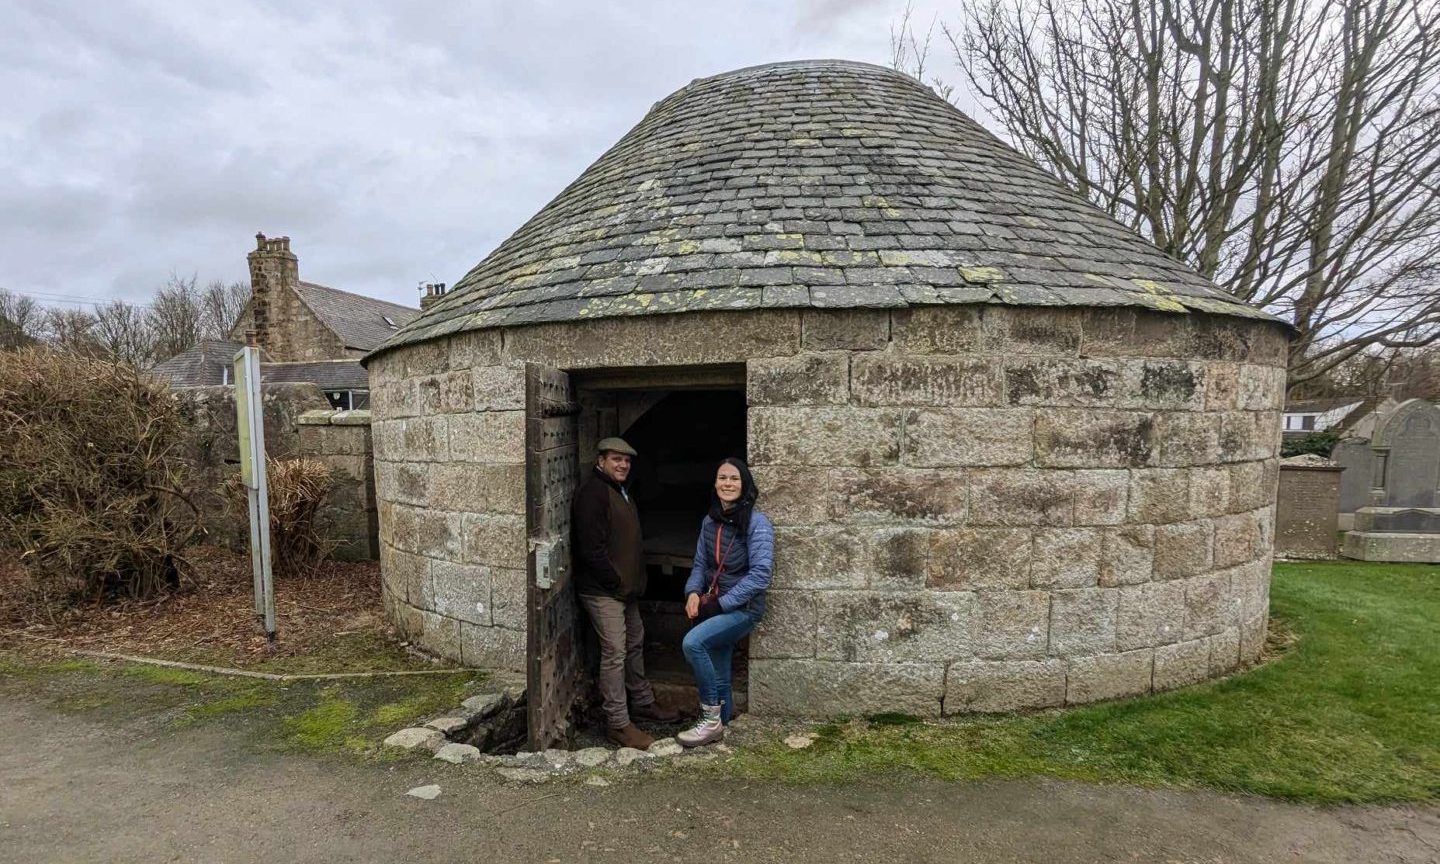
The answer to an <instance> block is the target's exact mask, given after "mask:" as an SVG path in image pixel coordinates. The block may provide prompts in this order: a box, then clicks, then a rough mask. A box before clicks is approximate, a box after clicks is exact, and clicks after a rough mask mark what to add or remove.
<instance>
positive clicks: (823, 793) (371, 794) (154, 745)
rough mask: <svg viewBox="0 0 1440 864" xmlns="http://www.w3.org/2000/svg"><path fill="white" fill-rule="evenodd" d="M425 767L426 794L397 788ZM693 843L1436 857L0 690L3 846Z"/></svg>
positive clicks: (1216, 825) (1186, 824)
mask: <svg viewBox="0 0 1440 864" xmlns="http://www.w3.org/2000/svg"><path fill="white" fill-rule="evenodd" d="M430 782H437V783H439V784H440V785H441V787H442V789H443V792H442V794H441V796H440V798H438V799H437V800H435V801H429V802H426V801H420V800H417V799H413V798H407V797H405V796H404V792H405V790H407V789H409V788H411V787H412V786H416V785H420V784H422V783H430ZM691 860H704V861H707V862H718V861H745V862H766V861H776V862H780V861H783V862H807V861H817V862H821V861H823V862H827V864H830V862H844V861H866V862H874V861H884V862H888V861H985V862H1009V861H1036V862H1045V864H1063V862H1072V861H1073V862H1094V861H1166V862H1249V861H1254V862H1261V861H1264V862H1275V861H1316V862H1331V861H1334V862H1339V861H1365V862H1435V861H1440V811H1437V810H1436V809H1434V808H1407V807H1395V808H1353V809H1329V810H1319V809H1315V808H1309V807H1301V806H1294V805H1287V804H1281V803H1275V802H1270V801H1264V800H1257V799H1250V798H1230V797H1226V796H1221V795H1216V794H1211V793H1192V792H1153V791H1146V790H1137V789H1127V788H1116V787H1095V786H1086V785H1082V784H1072V783H1058V782H1046V781H1016V782H991V783H980V784H946V783H938V782H910V783H887V784H885V785H878V784H877V785H852V786H847V787H843V788H815V787H785V786H774V785H766V784H757V783H748V784H746V783H730V784H726V785H719V786H716V785H712V786H710V787H708V788H705V787H701V786H699V785H698V784H697V783H696V782H695V781H689V780H683V779H676V778H669V777H665V778H656V777H649V778H637V779H635V780H624V781H617V782H616V783H615V785H613V786H610V787H608V788H594V787H588V786H583V785H578V784H574V783H558V784H551V785H546V786H539V787H523V788H517V787H507V786H503V785H500V784H498V783H497V782H496V781H495V780H494V779H492V778H491V777H490V776H489V775H488V774H486V773H484V772H482V771H480V770H478V769H474V768H469V767H465V768H462V767H454V766H446V765H437V764H433V763H425V764H410V763H406V764H402V765H399V766H395V767H389V768H387V767H377V766H375V765H368V764H359V763H356V762H351V761H340V760H322V759H315V758H311V757H306V756H293V755H291V756H286V755H281V754H276V753H273V752H269V751H267V750H265V749H264V748H261V747H257V746H256V745H255V742H253V741H250V740H248V736H247V735H246V734H245V733H244V732H243V731H240V732H238V733H237V732H236V731H234V730H231V731H229V732H227V731H225V730H224V729H222V728H220V727H216V726H206V727H202V728H196V729H191V730H186V731H181V732H173V731H170V730H169V727H168V726H167V725H166V724H165V723H164V722H163V718H157V719H151V720H147V721H143V722H130V723H120V722H115V723H113V724H112V723H108V722H107V723H97V722H95V721H94V720H93V719H79V718H77V717H75V716H71V715H65V714H59V713H56V712H55V711H54V710H52V709H50V708H46V707H43V706H42V705H41V704H39V703H38V702H35V701H32V700H30V699H28V698H27V697H25V696H23V695H16V694H14V693H9V694H0V862H17V864H18V862H26V864H32V862H50V861H56V862H60V861H63V862H91V861H93V862H102V861H103V862H129V861H136V862H140V861H144V862H161V861H177V862H180V861H183V862H193V861H204V862H232V861H233V862H240V861H257V862H258V861H264V862H276V861H297V862H298V861H304V862H308V861H316V862H320V861H323V862H340V861H377V862H399V861H465V862H476V861H479V862H510V861H540V862H548V861H561V862H570V861H616V862H628V861H658V862H669V861H691Z"/></svg>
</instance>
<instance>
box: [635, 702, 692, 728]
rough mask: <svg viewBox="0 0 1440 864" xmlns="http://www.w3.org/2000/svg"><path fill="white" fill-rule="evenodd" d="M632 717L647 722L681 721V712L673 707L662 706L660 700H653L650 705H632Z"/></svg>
mask: <svg viewBox="0 0 1440 864" xmlns="http://www.w3.org/2000/svg"><path fill="white" fill-rule="evenodd" d="M630 719H631V720H644V721H645V722H646V723H679V722H680V712H679V711H676V710H675V709H673V708H662V707H660V703H659V702H651V703H650V704H649V705H635V706H633V707H631V709H630Z"/></svg>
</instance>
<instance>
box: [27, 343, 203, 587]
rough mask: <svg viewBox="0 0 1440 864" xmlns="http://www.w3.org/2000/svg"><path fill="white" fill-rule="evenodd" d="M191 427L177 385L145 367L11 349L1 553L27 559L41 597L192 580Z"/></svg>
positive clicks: (194, 515)
mask: <svg viewBox="0 0 1440 864" xmlns="http://www.w3.org/2000/svg"><path fill="white" fill-rule="evenodd" d="M186 435H187V426H186V424H185V422H184V419H183V418H182V416H181V413H180V410H179V407H178V405H177V402H176V400H175V399H174V398H173V396H172V395H171V393H170V390H169V388H168V387H166V386H165V385H164V384H162V383H159V382H156V381H153V380H151V379H149V378H147V377H146V376H144V375H143V373H141V372H139V371H138V370H136V369H135V368H134V367H133V366H130V365H128V364H123V363H120V364H117V363H108V362H105V361H102V360H95V359H90V358H85V357H80V356H76V355H74V354H65V353H60V352H55V351H51V350H49V349H45V348H31V349H26V350H23V351H16V352H0V549H4V550H7V551H8V552H10V553H11V554H17V555H18V559H19V563H20V565H21V566H23V567H24V570H25V572H26V574H27V575H28V577H29V578H28V584H29V585H31V586H33V587H32V588H31V589H30V590H31V591H32V593H34V594H35V595H37V596H36V597H35V598H34V599H36V600H38V601H40V602H41V603H42V604H45V605H46V606H49V605H50V604H55V603H68V602H72V601H74V600H75V599H76V598H77V597H90V598H94V599H102V598H107V597H117V596H118V597H129V598H145V597H152V596H154V595H156V594H158V593H161V592H163V591H165V590H167V589H169V588H174V587H176V586H178V585H179V584H180V583H181V581H182V579H183V578H184V577H185V575H186V572H187V569H188V564H187V562H186V561H185V559H184V557H182V555H181V549H183V548H184V546H185V545H186V543H188V542H189V541H190V540H191V538H192V537H194V536H195V534H196V532H197V531H198V529H199V520H198V513H197V512H196V511H195V508H194V507H193V506H191V504H190V502H189V499H188V498H187V496H186V494H185V480H186V473H187V465H186V463H185V461H184V460H183V458H182V456H181V454H182V448H183V446H184V442H185V438H186ZM10 584H11V585H14V584H16V583H15V582H13V581H12V582H11V583H10Z"/></svg>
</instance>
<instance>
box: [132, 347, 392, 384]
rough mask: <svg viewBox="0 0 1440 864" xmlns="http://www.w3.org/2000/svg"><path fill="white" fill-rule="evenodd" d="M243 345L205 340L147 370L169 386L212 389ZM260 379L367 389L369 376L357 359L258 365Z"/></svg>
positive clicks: (266, 381)
mask: <svg viewBox="0 0 1440 864" xmlns="http://www.w3.org/2000/svg"><path fill="white" fill-rule="evenodd" d="M242 347H243V346H242V345H241V344H240V343H238V342H229V341H226V340H224V339H204V340H201V341H200V342H197V343H196V344H194V345H192V346H191V347H190V348H188V349H186V350H185V351H182V352H180V353H179V354H176V355H175V356H174V357H171V358H170V359H169V360H166V361H165V362H164V363H158V364H156V365H155V367H154V368H152V369H151V370H150V371H151V372H152V373H153V374H155V375H157V376H159V377H160V378H163V379H164V380H166V381H168V382H169V383H170V386H172V387H213V386H216V385H219V384H224V383H225V381H226V376H225V369H226V368H228V367H229V366H230V363H231V360H232V359H233V358H234V357H235V352H237V351H239V350H240V349H241V348H242ZM260 380H261V381H262V382H264V383H266V384H279V383H285V382H302V381H310V382H313V383H315V384H318V385H320V389H322V390H368V389H369V387H370V374H369V373H368V372H366V371H365V367H363V366H361V365H360V361H358V360H353V359H351V360H319V361H314V362H309V363H261V364H260Z"/></svg>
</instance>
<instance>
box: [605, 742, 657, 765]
mask: <svg viewBox="0 0 1440 864" xmlns="http://www.w3.org/2000/svg"><path fill="white" fill-rule="evenodd" d="M654 758H655V754H653V753H647V752H645V751H644V750H636V749H635V748H634V747H621V748H620V749H619V750H616V751H615V764H616V765H617V766H619V767H621V768H629V767H630V764H631V763H633V762H637V761H641V760H645V759H654Z"/></svg>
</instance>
